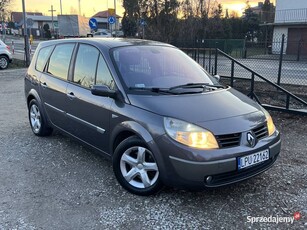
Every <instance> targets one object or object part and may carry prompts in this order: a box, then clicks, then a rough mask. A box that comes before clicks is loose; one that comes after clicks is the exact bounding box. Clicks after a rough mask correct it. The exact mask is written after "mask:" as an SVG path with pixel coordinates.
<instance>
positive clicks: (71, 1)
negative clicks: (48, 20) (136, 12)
mask: <svg viewBox="0 0 307 230" xmlns="http://www.w3.org/2000/svg"><path fill="white" fill-rule="evenodd" d="M24 1H25V5H26V11H28V12H42V13H43V14H44V15H51V12H49V10H51V5H53V9H54V10H56V11H55V12H54V15H57V14H60V13H61V8H60V2H62V13H63V14H77V13H78V11H79V4H78V2H79V0H24ZM211 1H212V2H213V1H214V0H211ZM263 1H264V0H249V2H250V5H251V6H255V5H257V3H258V2H263ZM114 2H115V3H116V9H117V14H119V15H121V16H122V14H123V12H124V9H123V8H122V6H121V5H122V1H121V0H80V5H81V14H82V15H85V16H86V17H91V16H93V15H94V14H96V13H97V12H99V11H103V10H106V9H108V8H114ZM218 2H220V3H221V4H222V5H223V9H224V10H225V9H228V10H229V12H231V11H238V12H239V15H240V12H241V11H242V10H243V9H244V8H245V5H246V4H245V2H246V0H218ZM271 2H273V3H274V4H275V0H271ZM10 8H11V10H12V11H22V0H11V4H10Z"/></svg>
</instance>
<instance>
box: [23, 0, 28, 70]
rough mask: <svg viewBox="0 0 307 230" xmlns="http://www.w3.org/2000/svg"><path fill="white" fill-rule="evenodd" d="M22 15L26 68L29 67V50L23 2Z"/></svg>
mask: <svg viewBox="0 0 307 230" xmlns="http://www.w3.org/2000/svg"><path fill="white" fill-rule="evenodd" d="M22 13H23V33H24V38H25V58H26V66H29V65H30V50H29V38H28V30H27V20H26V6H25V0H22Z"/></svg>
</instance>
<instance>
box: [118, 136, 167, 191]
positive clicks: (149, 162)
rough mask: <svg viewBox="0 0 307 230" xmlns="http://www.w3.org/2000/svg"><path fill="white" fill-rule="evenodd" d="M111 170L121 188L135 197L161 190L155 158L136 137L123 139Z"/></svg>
mask: <svg viewBox="0 0 307 230" xmlns="http://www.w3.org/2000/svg"><path fill="white" fill-rule="evenodd" d="M113 170H114V173H115V176H116V179H117V180H118V182H119V183H120V184H121V186H123V187H124V188H125V189H126V190H128V191H129V192H131V193H134V194H136V195H141V196H147V195H152V194H155V193H157V192H158V191H160V190H161V188H162V182H161V180H160V177H159V168H158V164H157V162H156V160H155V157H154V155H153V153H152V152H151V151H150V150H149V149H148V147H146V145H145V144H144V142H143V141H142V140H140V139H139V138H138V137H136V136H132V137H129V138H127V139H125V140H124V141H123V142H121V143H120V144H119V145H118V146H117V148H116V149H115V152H114V156H113Z"/></svg>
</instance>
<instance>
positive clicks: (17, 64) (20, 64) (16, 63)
mask: <svg viewBox="0 0 307 230" xmlns="http://www.w3.org/2000/svg"><path fill="white" fill-rule="evenodd" d="M8 68H9V69H20V68H26V65H25V61H24V60H20V59H16V58H13V61H12V62H11V63H10V64H9V67H8Z"/></svg>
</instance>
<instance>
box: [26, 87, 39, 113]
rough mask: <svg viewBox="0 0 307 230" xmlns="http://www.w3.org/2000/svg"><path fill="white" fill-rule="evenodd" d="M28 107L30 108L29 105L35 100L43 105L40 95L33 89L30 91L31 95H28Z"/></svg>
mask: <svg viewBox="0 0 307 230" xmlns="http://www.w3.org/2000/svg"><path fill="white" fill-rule="evenodd" d="M26 99H27V107H28V108H29V104H30V101H31V100H33V99H35V100H36V101H37V102H38V103H40V104H41V105H42V100H41V98H40V96H39V95H38V93H37V91H36V90H34V89H31V90H30V91H29V93H28V94H27V98H26Z"/></svg>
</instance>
